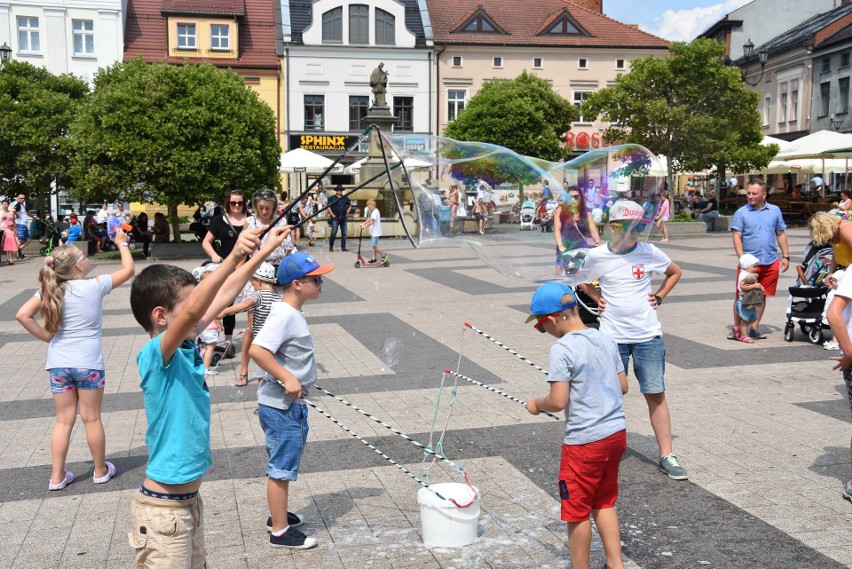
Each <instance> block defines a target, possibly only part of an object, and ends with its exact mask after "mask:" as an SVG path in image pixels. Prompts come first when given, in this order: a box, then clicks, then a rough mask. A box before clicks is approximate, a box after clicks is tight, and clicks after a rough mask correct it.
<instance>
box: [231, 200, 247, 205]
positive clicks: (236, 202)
mask: <svg viewBox="0 0 852 569" xmlns="http://www.w3.org/2000/svg"><path fill="white" fill-rule="evenodd" d="M228 203H229V204H231V205H243V204H244V203H246V202H244V201H242V200H240V201H229V202H228Z"/></svg>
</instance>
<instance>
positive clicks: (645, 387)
mask: <svg viewBox="0 0 852 569" xmlns="http://www.w3.org/2000/svg"><path fill="white" fill-rule="evenodd" d="M653 217H654V216H653V212H651V213H650V214H646V212H645V211H644V209H643V208H642V206H641V205H639V204H638V203H636V202H633V201H630V200H618V201H616V202H615V203H614V204H613V205H612V207H611V208H610V211H609V226H610V229H611V230H612V234H613V238H612V240H611V242H610V243H609V244H608V245H607V246H606V247H597V248H595V249H592V250H591V251H590V253H589V255H588V257H586V261H585V263H584V267H583V274H584V275H585V276H586V278H587V279H588V281H589V282H591V280H593V279H595V278H597V279H598V282H599V284H600V291H598V290H597V289H596V288H595V287H594V286H592V285H590V284H584V285H581V287H582V289H583V291H584V292H585V293H586V294H587V295H589V296H590V297H591V298H592V299H593V300H594V301H595V302H597V303H598V306H599V307H600V309H601V325H600V330H601V332H603V333H604V334H606V335H607V336H609V337H610V338H612V339H613V340H615V342H616V343H617V344H618V352H619V355H620V356H621V360H622V362H623V363H624V369H625V371H626V370H627V369H628V361H629V359H630V356H633V372H634V374H635V375H636V379H637V380H638V381H639V390H640V391H641V393H642V395H643V396H644V397H645V402H646V403H647V404H648V412H649V414H650V417H651V428H652V429H653V430H654V436H655V437H656V439H657V445H658V446H659V451H660V454H659V467H660V470H661V471H663V472H665V473H666V474H667V475H668V476H669V478H672V479H674V480H686V479H687V473H686V469H685V468H684V467H683V466H681V464H680V462H679V461H678V458H677V456H676V455H675V454H674V453H673V452H672V426H671V416H670V414H669V405H668V402H667V401H666V385H665V379H664V376H665V367H666V362H665V360H666V348H665V344H664V343H663V329H662V326H661V325H660V321H659V319H658V318H657V307H659V306H660V304H662V302H663V299H665V298H666V296H667V295H668V294H669V293H670V292H671V291H672V289H673V288H674V287H675V285H676V284H677V282H678V280H680V277H681V275H682V274H683V272H682V271H681V269H680V267H679V266H678V265H677V263H675V262H673V261H672V260H671V259H669V257H668V256H667V255H666V254H665V253H663V252H662V251H660V250H659V249H658V248H656V247H655V246H653V245H651V244H650V243H646V242H640V241H639V236H640V235H641V233H642V231H643V230H644V228H645V225H647V224H648V223H651V222H652V221H653ZM653 273H659V274H662V275H664V277H665V278H664V279H663V282H662V283H661V284H660V287H659V288H658V289H657V290H656V292H654V291H653V290H652V288H651V284H652V283H651V275H652V274H653Z"/></svg>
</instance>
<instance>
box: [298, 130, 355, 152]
mask: <svg viewBox="0 0 852 569" xmlns="http://www.w3.org/2000/svg"><path fill="white" fill-rule="evenodd" d="M356 142H358V135H347V134H291V135H290V150H293V149H295V148H304V149H305V150H310V151H311V152H343V151H344V150H346V149H347V148H349V147H350V146H352V145H353V144H355V143H356ZM356 151H360V149H356Z"/></svg>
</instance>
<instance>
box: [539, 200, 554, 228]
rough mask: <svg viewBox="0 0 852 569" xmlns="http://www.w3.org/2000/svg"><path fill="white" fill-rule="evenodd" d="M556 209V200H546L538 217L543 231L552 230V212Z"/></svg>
mask: <svg viewBox="0 0 852 569" xmlns="http://www.w3.org/2000/svg"><path fill="white" fill-rule="evenodd" d="M555 210H556V202H547V205H545V206H544V210H543V211H542V212H541V215H540V217H539V226H540V227H541V230H542V231H544V232H545V233H551V232H553V212H554V211H555Z"/></svg>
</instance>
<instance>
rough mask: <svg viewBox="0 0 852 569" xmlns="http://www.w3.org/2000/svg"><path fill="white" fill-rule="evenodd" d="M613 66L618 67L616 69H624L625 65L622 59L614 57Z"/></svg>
mask: <svg viewBox="0 0 852 569" xmlns="http://www.w3.org/2000/svg"><path fill="white" fill-rule="evenodd" d="M615 68H616V69H618V70H623V69H626V67H625V65H624V60H623V59H616V60H615Z"/></svg>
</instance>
